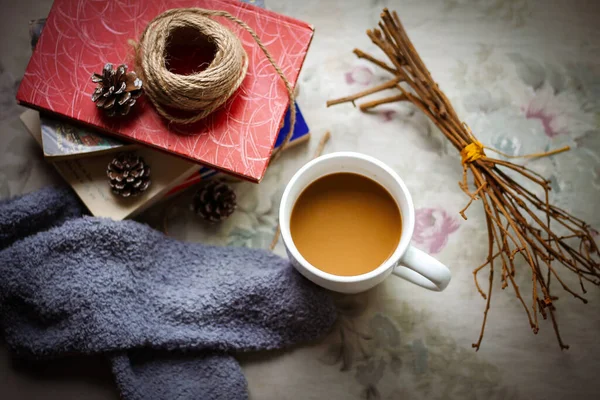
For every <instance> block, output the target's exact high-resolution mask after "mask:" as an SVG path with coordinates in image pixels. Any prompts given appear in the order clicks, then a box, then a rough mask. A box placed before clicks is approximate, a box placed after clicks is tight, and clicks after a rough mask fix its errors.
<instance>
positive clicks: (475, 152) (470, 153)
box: [460, 139, 485, 164]
mask: <svg viewBox="0 0 600 400" xmlns="http://www.w3.org/2000/svg"><path fill="white" fill-rule="evenodd" d="M484 147H485V146H484V145H482V144H481V142H480V141H478V140H477V139H473V143H471V144H468V145H466V146H465V147H464V149H462V150H461V151H460V155H461V156H462V160H461V162H462V163H463V164H465V163H468V162H473V161H475V160H478V159H480V158H481V157H483V156H485V152H484V151H483V148H484Z"/></svg>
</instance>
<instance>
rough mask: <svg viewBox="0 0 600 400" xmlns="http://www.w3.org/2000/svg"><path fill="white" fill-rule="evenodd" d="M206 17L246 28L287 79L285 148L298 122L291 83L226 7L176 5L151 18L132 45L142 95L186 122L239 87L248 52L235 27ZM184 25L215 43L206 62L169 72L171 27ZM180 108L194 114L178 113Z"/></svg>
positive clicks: (204, 114)
mask: <svg viewBox="0 0 600 400" xmlns="http://www.w3.org/2000/svg"><path fill="white" fill-rule="evenodd" d="M209 17H222V18H225V19H228V20H229V21H232V22H234V23H236V24H237V25H239V26H240V27H242V28H243V29H244V30H246V31H247V32H248V33H249V34H250V35H251V36H252V38H253V39H254V41H255V42H256V44H257V45H258V46H259V47H260V49H261V50H262V51H263V53H264V54H265V57H266V58H267V60H269V62H270V63H271V65H272V66H273V68H275V71H276V72H277V74H278V75H279V77H280V78H281V80H282V81H283V83H284V84H285V88H286V90H287V92H288V96H289V99H290V131H289V132H288V134H287V135H286V138H285V141H284V143H283V145H282V146H280V147H279V148H278V149H282V148H284V147H285V145H286V144H287V143H288V142H289V140H290V138H291V136H292V133H293V131H294V125H295V123H296V107H295V105H294V91H293V89H292V85H291V84H290V82H289V81H288V80H287V78H286V77H285V75H284V74H283V72H282V71H281V68H279V66H278V65H277V63H276V62H275V60H274V59H273V57H272V56H271V54H270V53H269V51H268V50H267V48H266V47H265V46H264V45H263V43H262V41H261V40H260V38H259V37H258V35H257V34H256V32H254V30H253V29H252V28H250V27H249V26H248V25H247V24H246V23H245V22H244V21H242V20H240V19H238V18H236V17H234V16H233V15H231V14H230V13H228V12H226V11H219V10H206V9H202V8H176V9H172V10H168V11H166V12H164V13H162V14H160V15H158V16H157V17H156V18H154V19H153V20H152V21H150V23H149V24H148V26H146V29H145V30H144V33H143V34H142V36H141V38H140V41H139V44H138V45H137V48H136V65H137V66H138V71H137V72H138V74H139V75H140V77H141V79H142V80H143V81H144V91H145V93H146V96H147V97H148V99H149V100H150V101H151V102H152V104H153V105H154V107H155V108H156V110H157V111H158V113H159V114H160V115H161V116H162V117H164V118H166V119H167V120H169V121H172V122H175V123H180V124H190V123H194V122H197V121H200V120H201V119H203V118H206V117H207V116H208V115H210V114H211V113H212V112H214V111H215V110H216V109H217V108H219V107H220V106H221V105H223V103H225V102H226V101H227V99H229V98H230V97H231V95H233V93H234V92H235V91H236V90H237V89H238V88H239V87H240V85H241V84H242V81H243V80H244V78H245V77H246V72H247V70H248V55H247V54H246V51H245V50H244V48H243V47H242V43H241V41H240V39H239V38H238V37H237V36H236V35H235V34H234V33H233V32H231V31H230V30H229V29H227V28H226V27H225V26H223V25H221V24H220V23H218V22H216V21H214V20H213V19H211V18H209ZM185 28H192V29H195V30H197V31H198V33H199V35H201V37H203V38H206V39H207V40H208V41H210V42H211V43H212V44H214V46H215V48H216V52H215V55H214V58H213V60H212V61H211V63H210V65H209V66H208V67H207V68H206V69H205V70H203V71H200V72H197V73H193V74H190V75H180V74H176V73H173V72H171V71H169V69H168V68H167V63H166V55H167V54H166V51H167V46H168V43H169V40H170V38H171V36H172V34H173V32H175V31H176V30H179V29H185ZM181 111H184V112H186V113H188V114H189V113H193V115H191V116H182V115H181ZM278 155H279V151H278V150H276V151H275V153H274V154H273V157H272V158H271V161H273V159H275V158H277V156H278Z"/></svg>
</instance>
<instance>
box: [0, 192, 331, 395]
mask: <svg viewBox="0 0 600 400" xmlns="http://www.w3.org/2000/svg"><path fill="white" fill-rule="evenodd" d="M81 214H82V208H81V206H80V205H79V203H78V202H77V201H76V199H75V198H74V197H73V195H72V194H71V193H70V192H67V191H60V190H56V189H45V190H42V191H39V192H35V193H32V194H29V195H26V196H24V197H21V198H17V199H13V200H10V201H5V202H3V203H0V221H1V222H0V232H2V236H1V237H0V240H1V243H2V247H1V248H0V276H1V277H2V279H0V326H1V327H2V329H3V331H4V334H5V338H6V341H7V343H8V344H9V346H10V347H11V348H12V350H13V351H14V352H15V353H17V354H18V355H21V356H25V357H35V358H46V357H58V356H65V355H72V354H79V355H87V354H98V353H102V354H105V355H106V356H107V357H108V358H109V359H110V360H111V362H112V366H113V372H114V374H115V378H116V382H117V385H118V386H119V389H120V391H121V394H122V396H123V398H124V399H126V400H142V399H144V400H154V399H156V400H158V399H182V400H186V399H202V400H213V399H227V400H236V399H246V398H247V396H248V395H247V389H246V381H245V379H244V376H243V374H242V372H241V369H240V367H239V365H238V363H237V362H236V361H235V359H234V358H233V357H232V354H233V353H235V352H242V351H253V350H269V349H277V348H284V347H288V346H291V345H294V344H297V343H301V342H305V341H310V340H314V339H316V338H319V337H320V336H322V335H324V334H325V333H326V332H328V330H329V329H330V328H331V326H332V324H333V323H334V320H335V311H334V307H333V304H332V301H331V298H330V297H329V295H328V294H327V293H326V292H324V291H323V290H321V289H320V288H318V287H317V286H315V285H313V284H312V283H310V282H309V281H308V280H306V279H304V278H303V277H301V276H300V275H299V274H298V273H297V272H296V271H295V270H294V269H293V268H292V267H291V266H290V265H289V262H288V261H286V260H284V259H282V258H280V257H278V256H276V255H274V254H272V253H269V252H266V251H262V250H251V249H246V248H231V247H211V246H204V245H201V244H194V243H183V242H180V241H177V240H174V239H171V238H168V237H165V236H164V235H163V234H162V233H160V232H157V231H155V230H153V229H151V228H150V227H148V226H146V225H143V224H140V223H137V222H133V221H121V222H116V221H112V220H109V219H100V218H93V217H87V216H81Z"/></svg>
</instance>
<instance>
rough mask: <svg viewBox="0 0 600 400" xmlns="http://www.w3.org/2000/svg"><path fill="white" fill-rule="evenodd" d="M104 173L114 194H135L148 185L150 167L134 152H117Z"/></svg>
mask: <svg viewBox="0 0 600 400" xmlns="http://www.w3.org/2000/svg"><path fill="white" fill-rule="evenodd" d="M106 175H107V176H108V179H109V181H110V187H111V188H112V191H113V193H114V194H117V195H119V196H122V197H130V196H137V195H139V194H141V193H142V192H144V191H145V190H146V189H148V187H149V186H150V183H151V181H150V167H149V166H148V165H147V164H146V163H145V162H144V159H143V158H142V157H138V156H136V155H135V154H134V153H119V154H117V155H116V157H115V158H114V159H113V160H112V161H111V162H110V163H109V164H108V168H107V169H106Z"/></svg>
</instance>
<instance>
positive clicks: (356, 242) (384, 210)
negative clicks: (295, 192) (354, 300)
mask: <svg viewBox="0 0 600 400" xmlns="http://www.w3.org/2000/svg"><path fill="white" fill-rule="evenodd" d="M290 231H291V235H292V240H293V241H294V244H295V245H296V247H297V249H298V251H299V252H300V253H301V254H302V255H303V256H304V258H305V259H306V260H307V261H308V262H309V263H311V264H312V265H313V266H315V267H316V268H318V269H320V270H322V271H324V272H327V273H330V274H333V275H338V276H356V275H362V274H365V273H367V272H370V271H372V270H374V269H376V268H377V267H379V266H380V265H382V264H383V263H384V262H385V261H386V260H387V259H388V258H389V257H390V256H391V255H392V254H393V253H394V250H395V249H396V248H397V247H398V243H399V242H400V236H401V233H402V217H401V214H400V209H399V208H398V204H397V203H396V201H395V200H394V198H393V196H392V195H391V194H390V193H389V192H388V191H387V190H386V189H385V188H384V187H383V186H381V185H380V184H379V183H377V182H375V181H374V180H372V179H370V178H367V177H365V176H363V175H359V174H355V173H344V172H342V173H333V174H330V175H326V176H324V177H322V178H319V179H317V180H316V181H314V182H312V183H311V184H310V185H309V186H308V187H307V188H306V189H304V190H303V191H302V193H301V194H300V196H299V197H298V199H297V200H296V202H295V204H294V206H293V209H292V215H291V220H290Z"/></svg>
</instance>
